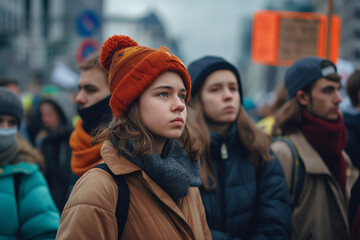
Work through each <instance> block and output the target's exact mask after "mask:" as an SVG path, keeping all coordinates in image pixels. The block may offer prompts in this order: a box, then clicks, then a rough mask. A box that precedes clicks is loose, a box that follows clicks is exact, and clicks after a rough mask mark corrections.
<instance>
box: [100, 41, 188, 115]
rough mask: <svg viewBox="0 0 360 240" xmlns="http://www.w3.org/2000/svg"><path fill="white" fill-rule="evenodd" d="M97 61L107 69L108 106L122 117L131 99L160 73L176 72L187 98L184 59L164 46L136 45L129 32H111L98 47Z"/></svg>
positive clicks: (137, 95)
mask: <svg viewBox="0 0 360 240" xmlns="http://www.w3.org/2000/svg"><path fill="white" fill-rule="evenodd" d="M100 63H101V65H102V66H103V67H104V68H105V69H107V70H108V71H109V86H110V92H111V99H110V107H111V110H112V112H113V113H114V115H115V116H116V117H121V116H123V115H124V113H125V112H126V111H127V110H128V108H129V106H130V105H131V103H132V102H133V101H134V100H135V99H136V98H137V97H139V96H140V95H141V93H142V92H144V91H145V89H146V88H147V87H149V86H150V85H151V84H152V83H153V82H154V81H155V80H156V79H157V77H158V76H160V75H161V74H162V73H164V72H167V71H171V72H176V73H178V74H179V75H180V76H181V78H182V79H183V81H184V85H185V88H186V90H187V96H186V102H187V101H188V100H189V98H190V91H191V80H190V75H189V73H188V71H187V69H186V67H185V65H184V63H183V62H182V61H181V60H180V59H179V58H177V57H176V56H175V55H173V54H171V53H170V52H169V50H168V49H167V48H166V47H160V48H159V49H158V50H156V49H153V48H149V47H143V46H139V45H138V44H137V42H135V41H134V40H133V39H131V38H130V37H128V36H124V35H114V36H112V37H110V38H108V39H107V40H106V41H105V42H104V44H103V45H102V47H101V52H100Z"/></svg>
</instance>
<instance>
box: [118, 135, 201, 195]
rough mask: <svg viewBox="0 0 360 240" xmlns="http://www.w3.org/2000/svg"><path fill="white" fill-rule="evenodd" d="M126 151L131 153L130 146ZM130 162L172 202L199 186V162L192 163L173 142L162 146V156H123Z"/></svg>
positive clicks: (127, 146) (183, 151)
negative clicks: (147, 176) (141, 157)
mask: <svg viewBox="0 0 360 240" xmlns="http://www.w3.org/2000/svg"><path fill="white" fill-rule="evenodd" d="M126 149H127V150H128V151H129V152H130V153H132V152H133V150H132V149H133V148H132V144H131V143H130V142H128V143H127V144H126ZM124 155H125V156H126V157H127V158H128V159H129V160H130V161H131V162H133V163H135V164H136V165H137V166H139V167H140V168H142V169H143V170H144V171H145V172H146V174H148V175H149V176H150V177H151V179H152V180H154V181H155V182H156V183H157V184H158V185H159V186H160V187H161V188H162V189H163V190H164V191H165V192H167V193H168V194H169V195H170V197H171V198H172V199H173V200H174V201H178V200H179V199H181V198H183V197H186V196H187V194H188V191H189V188H190V187H199V186H201V180H200V162H193V161H191V159H190V158H189V156H188V154H187V153H186V151H185V150H184V149H183V148H181V147H180V145H179V143H178V142H177V141H175V140H172V141H170V142H169V143H167V144H166V145H165V146H164V150H163V153H162V154H161V155H162V156H159V155H158V154H156V153H153V154H151V155H150V156H148V157H147V158H145V159H140V158H138V157H136V156H133V155H132V156H129V155H127V154H124Z"/></svg>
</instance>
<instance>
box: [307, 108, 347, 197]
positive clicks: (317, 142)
mask: <svg viewBox="0 0 360 240" xmlns="http://www.w3.org/2000/svg"><path fill="white" fill-rule="evenodd" d="M301 117H302V124H301V131H302V133H303V134H304V136H305V137H306V139H307V140H308V141H309V142H310V144H311V145H312V146H313V147H314V148H315V149H316V151H317V152H318V153H319V154H320V156H321V158H322V159H323V161H324V162H325V164H326V166H327V167H328V169H329V170H330V172H331V173H332V174H333V175H334V176H335V178H336V179H337V180H338V182H339V184H340V187H341V190H342V191H343V194H345V185H346V163H345V160H344V156H343V155H342V154H341V152H342V150H343V149H344V148H345V145H346V141H347V133H346V128H345V124H344V121H343V119H342V117H341V116H340V114H338V120H337V121H336V122H330V121H326V120H324V119H322V118H318V117H315V116H313V115H311V114H310V113H308V112H307V111H305V110H303V111H302V112H301Z"/></svg>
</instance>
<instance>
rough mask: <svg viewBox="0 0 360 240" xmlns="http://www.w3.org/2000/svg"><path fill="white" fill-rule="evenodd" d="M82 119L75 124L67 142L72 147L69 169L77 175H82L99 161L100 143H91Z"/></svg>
mask: <svg viewBox="0 0 360 240" xmlns="http://www.w3.org/2000/svg"><path fill="white" fill-rule="evenodd" d="M82 123H83V121H82V119H79V120H78V121H77V122H76V124H75V129H74V131H73V132H72V133H71V136H70V140H69V144H70V147H71V148H72V149H73V151H72V154H71V169H72V171H73V172H74V173H75V174H76V175H77V176H79V177H80V176H81V175H83V174H84V173H85V172H86V171H87V170H89V169H90V168H92V167H93V166H95V165H96V164H98V163H99V162H101V160H102V159H101V155H100V149H101V146H102V143H101V144H97V145H92V144H91V140H92V137H91V136H90V135H89V134H88V133H87V132H85V130H84V129H83V127H82Z"/></svg>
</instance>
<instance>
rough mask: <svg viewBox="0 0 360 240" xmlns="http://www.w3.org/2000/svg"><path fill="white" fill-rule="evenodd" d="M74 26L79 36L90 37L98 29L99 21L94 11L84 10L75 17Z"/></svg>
mask: <svg viewBox="0 0 360 240" xmlns="http://www.w3.org/2000/svg"><path fill="white" fill-rule="evenodd" d="M75 26H76V30H77V32H78V33H79V35H80V36H83V37H91V36H93V35H94V33H95V32H96V31H97V30H98V29H99V28H100V19H99V17H98V15H97V14H96V13H95V12H94V11H92V10H85V11H83V12H81V13H80V14H79V15H78V16H77V17H76V20H75Z"/></svg>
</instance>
